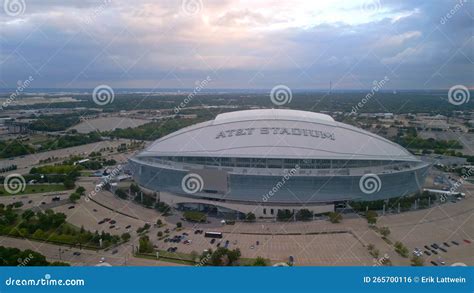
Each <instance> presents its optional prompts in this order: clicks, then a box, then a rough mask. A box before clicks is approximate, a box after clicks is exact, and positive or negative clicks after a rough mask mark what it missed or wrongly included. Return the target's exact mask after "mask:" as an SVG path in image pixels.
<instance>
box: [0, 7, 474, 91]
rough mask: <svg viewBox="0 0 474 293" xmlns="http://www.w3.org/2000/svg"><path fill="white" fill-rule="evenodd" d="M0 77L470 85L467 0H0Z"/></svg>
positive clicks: (80, 82) (471, 14) (9, 84)
mask: <svg viewBox="0 0 474 293" xmlns="http://www.w3.org/2000/svg"><path fill="white" fill-rule="evenodd" d="M2 1H3V3H2V4H3V5H2V7H0V46H1V51H0V87H4V88H5V87H6V88H14V87H16V85H17V82H18V80H25V79H28V77H29V76H32V77H33V78H34V81H33V82H32V87H35V88H39V87H60V88H82V87H87V88H93V87H95V86H97V85H98V84H108V85H110V86H112V87H120V88H127V87H148V88H176V87H178V88H192V87H194V86H195V85H196V83H197V82H199V81H202V80H204V79H206V78H208V77H209V79H210V80H211V81H210V82H209V85H208V86H209V87H210V88H265V89H266V88H271V87H273V86H274V85H277V84H284V85H287V86H289V87H291V88H301V89H310V88H313V89H325V88H327V87H328V85H329V82H330V81H332V83H333V87H334V88H336V89H366V88H369V87H371V86H372V84H373V82H374V81H380V80H382V79H384V77H385V76H387V77H388V78H389V82H388V83H387V85H386V87H387V88H390V89H439V88H449V87H451V86H453V85H457V84H463V85H465V86H467V87H470V88H472V87H473V86H474V64H473V62H474V39H473V32H474V4H473V1H472V0H467V1H464V0H455V1H453V0H426V1H420V0H406V1H400V0H380V1H378V0H348V1H344V0H334V1H332V0H326V1H316V0H308V1H281V0H278V1H258V0H248V1H245V0H244V1H231V0H216V1H212V0H202V1H199V0H184V1H180V0H173V1H150V0H133V1H132V0H110V1H107V0H106V1H104V0H97V1H93V0H77V1H76V0H68V1H62V0H49V1H48V0H0V2H2Z"/></svg>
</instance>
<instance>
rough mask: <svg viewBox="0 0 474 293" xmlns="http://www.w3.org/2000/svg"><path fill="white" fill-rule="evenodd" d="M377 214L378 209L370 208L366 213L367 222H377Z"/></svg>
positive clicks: (371, 223) (373, 223) (372, 223)
mask: <svg viewBox="0 0 474 293" xmlns="http://www.w3.org/2000/svg"><path fill="white" fill-rule="evenodd" d="M377 216H378V214H377V212H376V211H372V210H368V211H367V212H366V213H365V217H366V218H367V223H369V224H370V225H375V223H377Z"/></svg>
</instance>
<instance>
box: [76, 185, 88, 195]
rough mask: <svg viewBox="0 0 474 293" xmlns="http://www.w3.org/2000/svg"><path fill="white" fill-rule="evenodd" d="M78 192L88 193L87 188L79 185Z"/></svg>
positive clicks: (81, 193)
mask: <svg viewBox="0 0 474 293" xmlns="http://www.w3.org/2000/svg"><path fill="white" fill-rule="evenodd" d="M76 193H77V194H80V195H84V194H85V193H86V189H85V188H84V187H82V186H79V187H78V188H76Z"/></svg>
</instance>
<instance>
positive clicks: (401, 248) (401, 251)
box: [394, 241, 409, 257]
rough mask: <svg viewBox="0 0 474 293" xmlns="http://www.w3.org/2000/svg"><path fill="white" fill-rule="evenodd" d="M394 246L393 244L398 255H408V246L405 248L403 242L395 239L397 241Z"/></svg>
mask: <svg viewBox="0 0 474 293" xmlns="http://www.w3.org/2000/svg"><path fill="white" fill-rule="evenodd" d="M394 246H395V251H396V252H397V253H398V254H399V255H401V256H403V257H408V253H409V251H408V248H406V247H405V245H403V243H401V242H399V241H397V242H395V244H394Z"/></svg>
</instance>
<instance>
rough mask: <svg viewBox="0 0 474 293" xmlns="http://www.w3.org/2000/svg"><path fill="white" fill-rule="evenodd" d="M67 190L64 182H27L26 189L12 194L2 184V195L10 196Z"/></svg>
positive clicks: (0, 193) (0, 187) (0, 186)
mask: <svg viewBox="0 0 474 293" xmlns="http://www.w3.org/2000/svg"><path fill="white" fill-rule="evenodd" d="M64 190H67V189H66V187H64V185H63V184H31V185H30V184H27V185H26V186H25V190H23V191H21V192H18V193H16V194H10V193H8V192H7V191H6V190H5V187H4V186H3V185H0V196H9V195H24V194H32V193H43V192H55V191H64Z"/></svg>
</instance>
